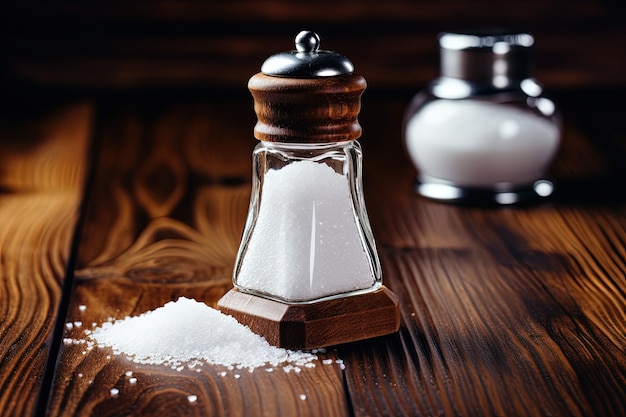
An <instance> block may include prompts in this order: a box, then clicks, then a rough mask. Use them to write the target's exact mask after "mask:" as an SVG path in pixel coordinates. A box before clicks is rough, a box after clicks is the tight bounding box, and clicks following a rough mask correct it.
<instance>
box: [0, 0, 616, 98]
mask: <svg viewBox="0 0 626 417" xmlns="http://www.w3.org/2000/svg"><path fill="white" fill-rule="evenodd" d="M622 2H623V0H524V1H522V0H512V1H497V0H474V1H469V0H465V1H462V0H421V1H418V0H412V1H411V0H317V1H306V2H296V1H289V0H231V1H208V0H136V1H128V0H91V1H85V0H58V1H54V2H50V1H43V0H30V1H29V0H25V1H14V2H12V3H10V4H9V5H8V6H4V7H3V9H4V11H3V13H2V17H1V19H2V32H3V34H2V37H3V40H2V44H3V47H2V58H1V61H0V65H1V67H0V77H1V78H0V82H1V84H2V88H3V90H4V91H5V92H6V91H12V92H15V91H18V92H22V91H38V90H39V89H44V90H46V91H51V90H52V91H55V90H63V91H83V92H85V91H87V92H89V91H96V92H97V91H119V90H122V91H129V90H137V89H154V88H155V87H157V88H159V89H168V88H173V89H180V88H199V89H202V90H205V91H206V90H207V89H209V90H210V89H216V90H220V91H232V93H233V94H237V93H240V94H247V89H246V84H247V80H248V78H249V77H250V76H251V75H252V74H254V73H256V72H258V71H259V68H260V65H261V63H262V62H263V60H264V59H265V58H266V57H267V56H269V55H271V54H273V53H275V52H279V51H284V50H289V49H293V38H294V36H295V34H296V33H297V32H298V31H300V30H302V29H309V30H315V31H317V32H318V33H320V35H321V37H322V48H323V49H331V50H334V51H337V52H340V53H342V54H343V55H346V56H348V57H349V58H350V59H351V60H352V61H353V63H354V64H355V67H356V71H357V72H358V73H360V74H361V75H363V76H365V78H366V79H367V80H368V84H369V87H368V91H370V92H376V91H379V92H381V91H383V92H384V91H386V92H398V93H401V94H412V93H413V92H415V91H416V90H418V89H420V88H421V87H423V86H424V84H426V83H427V82H428V81H429V80H430V79H432V78H433V77H435V76H436V74H437V59H438V56H437V44H436V36H437V33H438V32H441V31H446V30H459V29H467V28H494V27H495V28H514V29H519V30H525V31H530V32H532V33H533V34H534V35H535V37H536V52H535V57H536V58H535V68H536V70H535V76H536V78H538V79H539V81H541V82H542V83H543V84H544V85H545V86H546V87H547V88H548V89H558V90H563V89H580V88H583V89H587V88H593V89H598V88H599V89H610V88H613V87H619V88H623V87H624V86H626V52H625V50H626V31H625V27H624V26H625V24H624V14H623V13H622V11H621V9H622V4H621V3H622Z"/></svg>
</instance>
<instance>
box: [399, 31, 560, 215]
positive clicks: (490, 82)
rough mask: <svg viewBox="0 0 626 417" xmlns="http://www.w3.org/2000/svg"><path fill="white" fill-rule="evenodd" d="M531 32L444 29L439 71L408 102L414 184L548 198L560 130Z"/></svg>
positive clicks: (475, 197) (436, 191) (495, 197)
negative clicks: (534, 67) (536, 64)
mask: <svg viewBox="0 0 626 417" xmlns="http://www.w3.org/2000/svg"><path fill="white" fill-rule="evenodd" d="M533 44H534V38H533V36H532V35H530V34H529V33H442V34H440V35H439V46H440V72H441V74H440V77H439V78H437V79H435V80H434V81H433V82H431V83H430V84H429V85H428V86H427V88H426V89H425V90H424V91H422V92H420V93H419V94H417V95H416V96H415V97H414V98H413V100H412V102H411V103H410V104H409V106H408V107H407V110H406V113H405V118H404V126H403V130H404V140H405V145H406V149H407V152H408V154H409V156H410V157H411V159H412V161H413V163H414V165H415V166H416V168H417V170H418V172H419V176H418V181H417V187H416V188H417V191H418V193H420V194H421V195H424V196H426V197H430V198H433V199H437V200H442V201H455V202H471V203H474V202H476V203H496V204H514V203H519V202H525V201H531V200H535V199H539V198H543V197H547V196H549V195H551V194H552V192H553V188H554V187H553V184H552V182H551V181H549V180H547V179H546V178H544V175H545V172H546V170H547V167H548V166H549V164H550V163H551V161H552V160H553V158H554V156H555V154H556V152H557V150H558V147H559V144H560V137H561V128H560V122H559V116H558V112H557V109H556V106H555V104H554V102H553V101H551V100H550V99H548V98H546V97H544V96H543V91H542V87H541V86H540V85H539V83H538V82H537V81H536V80H534V79H533V78H532V71H531V52H532V48H533Z"/></svg>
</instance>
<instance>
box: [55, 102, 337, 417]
mask: <svg viewBox="0 0 626 417" xmlns="http://www.w3.org/2000/svg"><path fill="white" fill-rule="evenodd" d="M115 104H116V103H115ZM232 110H233V109H232V107H229V104H228V103H213V104H210V105H204V104H192V105H181V106H176V105H171V104H156V105H155V104H148V103H145V102H144V103H143V104H141V103H140V104H135V106H129V107H125V108H123V109H120V110H116V109H115V105H113V106H111V107H105V108H103V110H102V111H103V114H104V115H103V117H104V120H105V122H104V126H105V128H104V129H103V132H102V137H101V142H100V147H99V149H100V152H99V155H100V157H99V160H98V165H97V171H96V179H95V181H94V184H93V190H92V193H91V196H92V197H91V198H90V199H89V204H88V209H87V210H88V211H87V220H86V224H85V228H84V231H83V234H82V238H81V246H80V250H79V254H78V266H77V267H78V269H77V270H76V286H75V293H74V294H73V298H72V306H71V307H70V315H69V317H68V321H69V322H74V321H80V322H82V323H84V324H85V325H86V326H89V325H91V323H97V324H100V323H102V322H104V321H106V320H107V318H109V317H114V318H123V317H126V316H129V315H138V314H140V313H143V312H146V311H149V310H153V309H155V308H156V307H159V306H161V305H163V304H164V303H166V302H168V301H170V300H175V299H177V298H178V297H179V296H186V297H191V298H195V299H197V300H200V301H204V302H206V303H207V304H209V305H213V306H215V304H216V302H217V300H218V299H219V298H220V297H221V296H222V295H223V294H224V293H225V292H226V291H227V290H228V289H229V288H231V287H232V278H231V276H232V268H233V265H234V260H235V255H236V251H237V248H238V246H239V242H240V236H241V233H242V229H243V224H244V221H245V217H246V214H247V209H248V204H249V197H250V182H249V178H250V176H251V172H250V166H251V161H250V158H251V152H252V149H253V147H254V145H255V143H256V141H255V140H254V139H253V138H252V126H253V123H249V124H247V125H246V124H243V123H237V122H235V123H232V121H233V117H235V118H236V117H238V112H235V113H233V112H232ZM237 110H239V109H237ZM224 117H226V119H227V120H228V121H230V122H231V123H229V124H228V125H223V126H222V125H221V123H223V120H224ZM242 119H246V118H245V117H242ZM220 126H222V127H224V128H225V129H226V130H228V129H234V132H233V131H230V132H228V131H224V130H222V129H221V128H220ZM81 305H82V306H85V307H86V308H85V310H84V311H81V309H80V308H79V307H80V306H81ZM65 336H66V337H68V338H69V337H74V338H79V339H80V338H81V337H82V338H84V335H82V328H80V329H77V328H73V329H71V330H68V331H67V332H66V335H65ZM155 336H156V337H158V336H157V335H155ZM322 357H323V358H330V359H333V358H334V357H335V354H334V353H333V352H329V353H327V354H326V355H325V356H322ZM198 369H199V370H200V372H196V369H191V370H190V369H184V370H181V371H178V370H174V369H169V368H167V367H164V366H145V365H137V364H135V363H132V362H130V361H128V360H127V359H126V358H125V357H124V356H123V355H122V356H112V354H111V351H110V350H107V349H94V350H91V351H88V350H86V349H85V345H84V344H82V345H81V344H77V345H74V344H69V345H64V346H63V348H62V350H61V354H60V364H59V368H58V373H57V378H56V384H55V389H54V391H53V394H52V401H51V406H50V415H51V416H74V415H102V416H105V415H111V416H113V415H128V414H133V415H155V414H159V415H202V416H213V415H215V416H224V415H229V416H238V415H239V416H243V415H245V416H255V415H259V416H260V415H303V416H306V415H311V416H312V415H319V413H322V414H323V415H328V416H341V415H345V414H346V410H347V407H348V404H347V400H346V397H345V393H344V389H343V381H342V378H341V372H340V369H339V365H338V364H333V365H324V364H322V362H321V361H318V362H317V363H316V367H314V368H305V369H302V370H301V372H295V371H292V372H287V371H289V369H287V370H286V371H285V370H283V369H282V367H276V369H275V370H274V372H267V371H265V370H264V369H260V370H256V371H255V372H253V373H251V372H248V370H246V369H244V370H237V369H235V370H230V369H227V368H226V367H223V366H209V365H205V366H202V367H201V368H198ZM129 370H130V371H132V372H133V377H135V378H137V382H136V384H131V383H130V382H129V378H128V377H127V376H126V375H125V373H126V372H127V371H129ZM112 389H118V390H119V394H118V395H111V390H112ZM189 395H196V396H197V398H198V399H197V401H195V402H190V401H189V400H188V398H187V397H188V396H189ZM301 396H305V397H304V399H303V397H301Z"/></svg>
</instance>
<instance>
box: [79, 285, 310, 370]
mask: <svg viewBox="0 0 626 417" xmlns="http://www.w3.org/2000/svg"><path fill="white" fill-rule="evenodd" d="M88 337H89V338H90V339H91V341H92V342H95V343H97V344H98V345H99V346H105V347H111V348H112V349H113V353H114V354H117V355H120V354H123V355H125V356H126V357H128V358H129V359H130V360H132V361H134V362H135V363H139V364H150V365H158V364H162V365H165V366H169V367H172V368H174V369H176V370H179V371H180V370H182V369H184V366H188V365H189V364H194V366H196V365H197V364H198V362H199V361H202V362H205V363H209V364H215V365H223V366H227V369H229V370H233V369H235V367H236V368H237V369H243V368H247V369H254V368H257V367H261V366H277V365H279V364H297V365H298V366H305V367H310V365H312V366H315V364H313V363H312V361H314V360H316V359H317V357H316V356H315V355H314V354H311V353H308V352H302V351H290V350H286V349H281V348H277V347H275V346H271V345H270V344H269V343H268V342H267V341H266V340H265V339H264V338H263V337H261V336H259V335H257V334H255V333H253V332H252V331H250V329H248V328H247V327H245V326H243V325H241V324H240V323H239V322H237V320H235V319H234V318H233V317H231V316H227V315H225V314H222V313H221V312H220V311H218V310H215V309H213V308H211V307H209V306H207V305H206V304H204V303H201V302H198V301H195V300H192V299H189V298H185V297H181V298H179V299H178V300H177V301H175V302H174V301H172V302H169V303H167V304H165V305H164V306H162V307H159V308H157V309H155V310H153V311H149V312H147V313H144V314H142V315H139V316H136V317H127V318H125V319H123V320H118V321H113V320H112V321H108V322H105V323H103V324H102V326H101V327H99V328H96V329H94V330H93V332H92V333H91V334H90V335H89V336H88ZM107 358H109V357H107ZM288 366H291V365H288ZM198 371H199V370H198ZM235 378H239V374H236V375H235Z"/></svg>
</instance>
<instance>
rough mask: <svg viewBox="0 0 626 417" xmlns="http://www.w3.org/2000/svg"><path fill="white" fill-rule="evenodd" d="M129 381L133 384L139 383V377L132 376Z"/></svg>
mask: <svg viewBox="0 0 626 417" xmlns="http://www.w3.org/2000/svg"><path fill="white" fill-rule="evenodd" d="M128 382H129V383H130V384H131V385H135V384H136V383H137V378H135V377H132V378H130V379H129V380H128Z"/></svg>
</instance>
